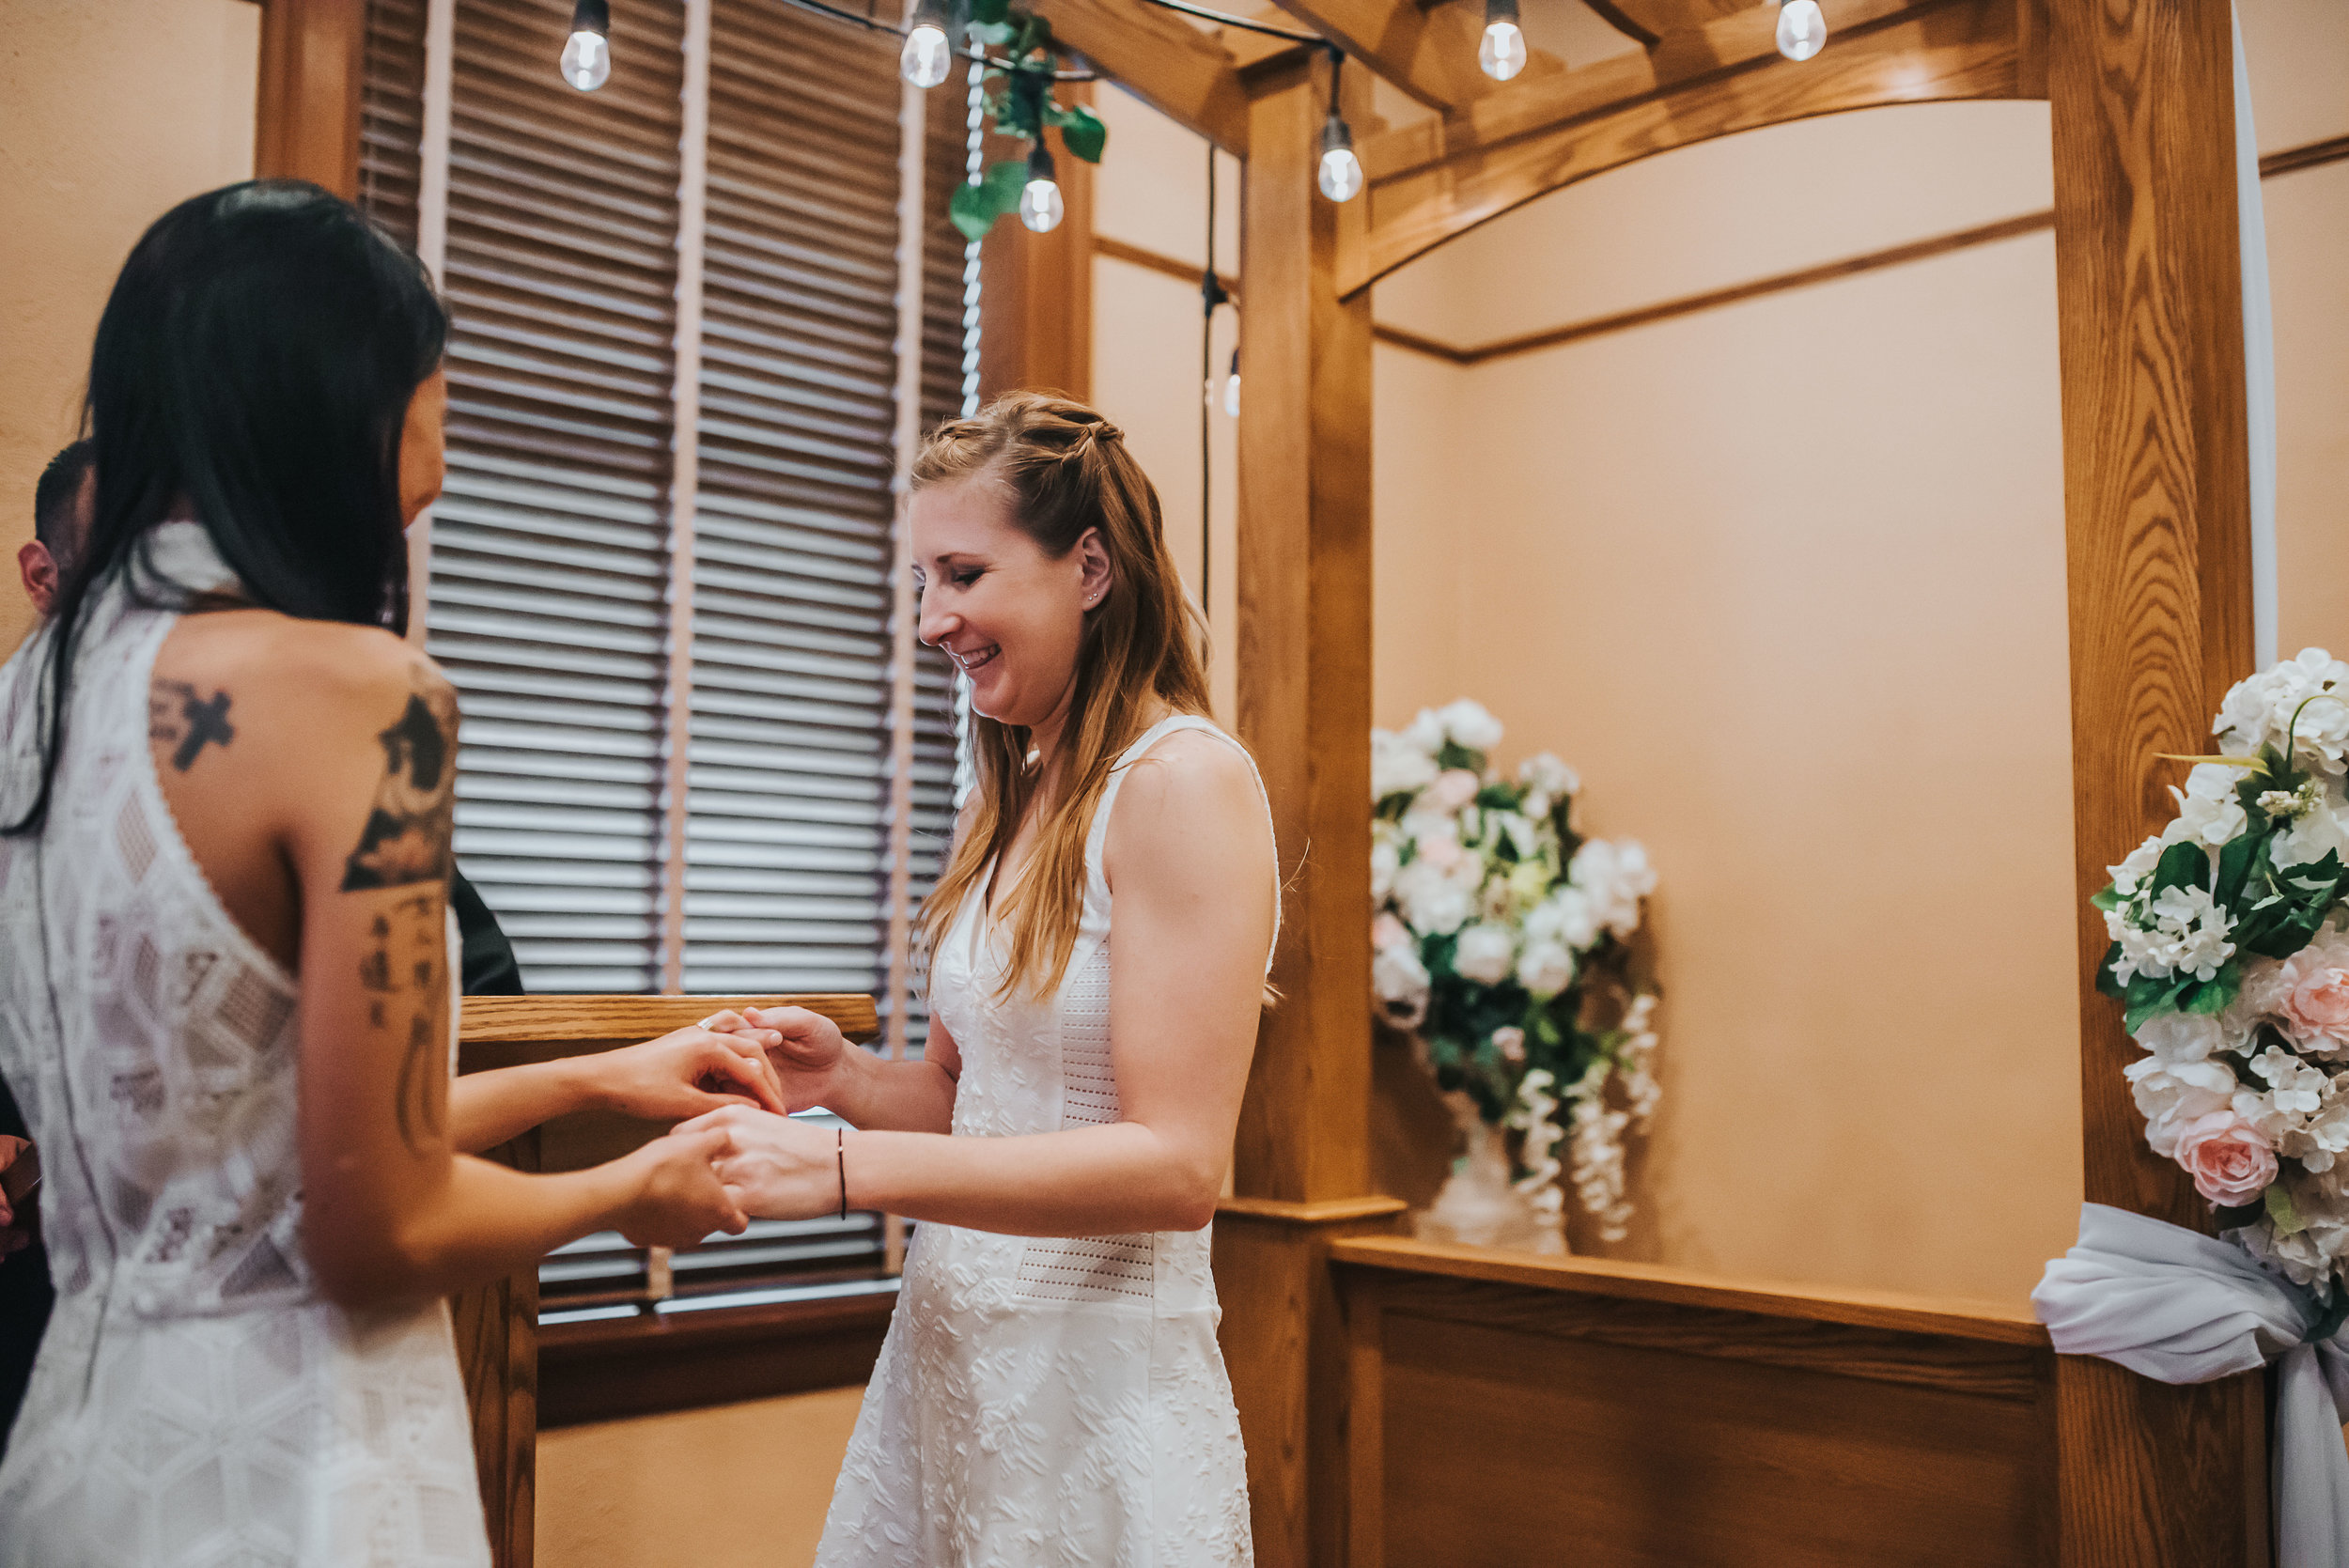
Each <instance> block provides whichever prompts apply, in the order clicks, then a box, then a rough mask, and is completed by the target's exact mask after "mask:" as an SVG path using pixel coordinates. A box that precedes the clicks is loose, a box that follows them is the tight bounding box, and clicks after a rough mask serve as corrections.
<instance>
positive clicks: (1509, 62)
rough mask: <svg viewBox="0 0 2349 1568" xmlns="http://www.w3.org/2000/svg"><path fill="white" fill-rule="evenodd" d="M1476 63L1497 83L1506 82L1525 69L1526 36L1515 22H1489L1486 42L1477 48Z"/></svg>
mask: <svg viewBox="0 0 2349 1568" xmlns="http://www.w3.org/2000/svg"><path fill="white" fill-rule="evenodd" d="M1476 63H1477V64H1478V65H1480V66H1482V67H1484V68H1485V74H1486V75H1487V76H1489V77H1491V78H1492V79H1493V80H1494V81H1496V82H1506V81H1507V80H1509V78H1510V77H1512V76H1515V75H1516V74H1517V72H1518V71H1520V70H1524V69H1525V34H1524V33H1523V32H1522V31H1521V30H1519V28H1518V26H1517V23H1514V22H1509V21H1505V20H1504V21H1501V22H1488V23H1486V24H1485V41H1484V42H1483V43H1480V44H1478V45H1477V46H1476Z"/></svg>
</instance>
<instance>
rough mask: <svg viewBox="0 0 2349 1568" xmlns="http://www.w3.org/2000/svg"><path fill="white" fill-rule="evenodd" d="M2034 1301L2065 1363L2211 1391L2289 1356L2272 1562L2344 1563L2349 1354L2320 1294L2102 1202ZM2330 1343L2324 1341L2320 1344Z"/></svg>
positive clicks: (2226, 1249)
mask: <svg viewBox="0 0 2349 1568" xmlns="http://www.w3.org/2000/svg"><path fill="white" fill-rule="evenodd" d="M2030 1301H2031V1306H2032V1308H2033V1309H2034V1310H2036V1311H2037V1312H2038V1314H2039V1321H2040V1322H2042V1323H2044V1324H2046V1326H2047V1334H2048V1337H2049V1338H2051V1339H2052V1340H2054V1342H2055V1347H2056V1349H2057V1350H2058V1351H2060V1352H2061V1353H2062V1354H2064V1355H2066V1356H2101V1357H2103V1358H2105V1359H2106V1360H2108V1361H2115V1362H2118V1363H2119V1364H2121V1365H2122V1366H2124V1367H2126V1368H2128V1369H2129V1370H2130V1371H2131V1372H2134V1373H2139V1374H2142V1375H2144V1376H2147V1377H2152V1378H2155V1379H2158V1380H2159V1381H2161V1382H2164V1383H2208V1382H2210V1381H2212V1380H2213V1379H2215V1378H2219V1377H2225V1376H2228V1375H2230V1374H2234V1373H2239V1372H2256V1371H2258V1370H2259V1369H2260V1368H2261V1367H2263V1366H2264V1365H2266V1364H2267V1363H2268V1362H2270V1361H2275V1360H2280V1361H2281V1362H2282V1365H2281V1367H2280V1369H2279V1375H2278V1388H2277V1403H2276V1452H2275V1465H2274V1473H2273V1484H2274V1497H2275V1515H2276V1548H2277V1549H2276V1561H2277V1568H2339V1565H2341V1564H2342V1563H2349V1446H2344V1445H2343V1443H2342V1440H2341V1423H2342V1421H2344V1420H2349V1347H2345V1346H2343V1345H2342V1344H2341V1343H2340V1342H2339V1341H2338V1340H2336V1339H2335V1338H2334V1337H2333V1335H2334V1333H2335V1332H2336V1331H2337V1330H2338V1329H2339V1328H2340V1327H2341V1319H2340V1317H2339V1316H2338V1315H2337V1314H2334V1313H2329V1312H2326V1309H2325V1307H2324V1305H2323V1304H2322V1303H2320V1302H2319V1301H2318V1300H2317V1298H2316V1296H2314V1295H2313V1294H2312V1293H2311V1292H2309V1291H2306V1290H2303V1289H2301V1288H2300V1287H2299V1286H2297V1285H2295V1284H2292V1283H2290V1282H2289V1281H2284V1280H2279V1279H2278V1278H2276V1277H2275V1276H2274V1275H2272V1274H2270V1273H2268V1272H2267V1271H2266V1270H2265V1269H2263V1268H2262V1267H2261V1266H2260V1265H2258V1264H2256V1263H2254V1262H2253V1261H2252V1260H2251V1258H2250V1255H2249V1254H2248V1253H2247V1252H2245V1251H2243V1250H2241V1249H2240V1248H2237V1247H2233V1246H2231V1245H2229V1244H2228V1243H2226V1242H2223V1241H2217V1240H2214V1239H2213V1238H2211V1237H2209V1236H2206V1235H2202V1234H2200V1233H2198V1232H2194V1231H2189V1230H2186V1229H2184V1228H2182V1227H2180V1226H2177V1225H2172V1224H2170V1223H2169V1222H2167V1221H2166V1220H2160V1219H2151V1218H2148V1217H2147V1216H2145V1215H2141V1214H2131V1213H2130V1212H2128V1211H2127V1210H2126V1209H2116V1208H2109V1207H2108V1206H2106V1205H2105V1204H2103V1203H2082V1204H2081V1205H2080V1239H2079V1242H2078V1244H2077V1246H2075V1247H2074V1248H2073V1249H2072V1250H2070V1251H2069V1252H2066V1253H2065V1254H2064V1255H2063V1256H2061V1257H2060V1258H2058V1259H2056V1260H2055V1261H2054V1262H2053V1263H2050V1264H2049V1265H2047V1272H2046V1277H2045V1278H2043V1279H2042V1280H2041V1281H2039V1288H2038V1289H2037V1290H2035V1291H2033V1292H2031V1296H2030ZM2315 1335H2322V1336H2323V1338H2321V1339H2317V1338H2312V1337H2311V1336H2315Z"/></svg>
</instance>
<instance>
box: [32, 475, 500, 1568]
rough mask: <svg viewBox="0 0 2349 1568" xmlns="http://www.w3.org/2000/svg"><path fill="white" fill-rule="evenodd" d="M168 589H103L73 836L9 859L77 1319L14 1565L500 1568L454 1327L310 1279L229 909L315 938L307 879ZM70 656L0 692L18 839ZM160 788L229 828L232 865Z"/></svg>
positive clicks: (38, 1445) (63, 807)
mask: <svg viewBox="0 0 2349 1568" xmlns="http://www.w3.org/2000/svg"><path fill="white" fill-rule="evenodd" d="M150 539H151V549H150V551H149V559H150V560H151V562H152V564H153V566H154V567H157V568H158V570H159V572H160V573H161V574H162V575H163V577H165V578H167V579H169V580H170V581H172V582H176V583H178V584H180V585H183V586H193V587H212V586H217V585H220V584H222V583H223V582H226V581H227V576H228V574H227V573H226V568H225V567H222V565H221V563H220V560H219V557H218V555H217V553H216V552H215V551H214V550H213V547H212V545H211V543H210V539H209V538H208V537H207V536H206V535H205V533H204V531H203V530H202V529H201V528H200V527H199V526H197V525H195V524H194V523H186V522H179V523H165V524H163V525H161V526H160V527H158V528H157V529H156V530H154V532H153V534H152V535H151V536H150ZM131 566H132V572H131V574H130V575H131V576H132V578H135V577H137V576H138V575H139V573H138V571H137V567H138V562H137V556H136V552H133V555H132V562H131ZM158 586H159V585H154V584H150V585H149V586H148V590H147V591H146V592H145V593H143V594H134V593H132V591H130V586H129V583H128V582H126V581H125V580H123V579H117V580H116V581H114V582H110V583H108V584H107V585H105V586H103V587H101V588H100V589H99V590H97V591H96V593H95V595H94V597H93V599H92V602H91V604H90V607H89V609H88V611H87V612H86V620H85V622H84V625H83V628H82V630H81V633H80V637H79V646H78V649H77V652H76V657H75V661H74V680H73V686H72V693H71V702H70V709H69V712H68V720H67V723H66V726H65V731H64V735H65V739H64V743H63V747H62V749H61V751H60V753H59V755H58V758H57V764H56V767H57V772H56V779H55V786H54V795H53V803H52V805H51V809H50V812H49V815H48V817H47V819H46V821H45V822H44V823H43V825H42V827H41V829H40V831H39V832H38V833H36V834H29V835H23V836H17V837H8V838H0V939H5V943H6V946H5V951H7V952H8V954H9V955H11V957H10V961H9V962H8V964H7V965H6V966H5V968H0V1074H5V1076H6V1077H7V1079H8V1082H9V1083H10V1085H11V1086H12V1087H13V1088H14V1089H15V1090H16V1092H17V1095H18V1098H19V1100H20V1102H21V1104H22V1106H23V1110H24V1113H25V1116H26V1118H27V1120H28V1121H29V1122H30V1124H31V1126H32V1129H33V1133H34V1136H35V1139H36V1141H38V1142H39V1145H40V1146H41V1148H42V1150H43V1165H44V1170H45V1172H46V1192H45V1195H44V1201H43V1203H42V1211H43V1218H44V1222H45V1227H46V1231H47V1235H48V1241H49V1247H50V1256H51V1259H52V1268H53V1271H54V1275H55V1281H56V1287H57V1292H58V1300H57V1307H56V1312H55V1315H54V1318H53V1320H52V1323H51V1327H50V1331H49V1336H48V1338H47V1340H46V1341H45V1342H44V1343H43V1346H42V1350H41V1357H40V1360H39V1364H38V1366H37V1368H36V1370H35V1374H34V1381H33V1386H32V1389H31V1390H30V1391H29V1393H28V1396H27V1399H26V1404H25V1407H24V1410H23V1415H22V1416H21V1418H20V1434H21V1435H23V1436H26V1437H28V1438H30V1439H31V1440H25V1441H20V1442H18V1443H16V1444H14V1445H12V1446H11V1449H10V1452H9V1454H8V1462H7V1464H6V1465H5V1467H0V1517H4V1518H6V1519H7V1520H8V1529H7V1530H6V1531H0V1563H8V1564H14V1563H20V1562H21V1563H28V1564H29V1563H35V1562H39V1563H59V1562H68V1561H70V1562H77V1563H92V1564H98V1563H107V1562H116V1561H119V1562H125V1563H142V1564H144V1563H154V1562H163V1561H189V1562H198V1561H212V1560H219V1561H236V1562H319V1563H325V1562H334V1563H377V1562H381V1563H385V1564H390V1563H444V1562H445V1563H455V1562H465V1563H475V1562H481V1561H485V1560H487V1552H486V1546H485V1545H484V1541H483V1535H482V1529H481V1522H480V1517H481V1516H480V1510H479V1503H478V1499H477V1496H476V1494H475V1492H474V1478H473V1474H472V1466H471V1464H470V1452H469V1443H468V1427H467V1421H466V1416H465V1406H464V1397H463V1389H462V1387H461V1384H460V1383H459V1379H458V1374H457V1368H456V1362H455V1359H454V1355H453V1350H452V1347H451V1343H450V1338H449V1328H448V1319H447V1312H446V1308H445V1307H444V1306H443V1305H442V1304H441V1303H440V1302H438V1301H431V1302H428V1303H425V1304H420V1305H415V1306H410V1307H399V1308H387V1309H381V1310H378V1311H375V1312H369V1313H366V1314H364V1315H361V1314H352V1313H350V1312H345V1311H343V1310H341V1309H338V1308H335V1307H334V1306H332V1305H331V1304H328V1303H326V1302H325V1301H323V1300H322V1299H321V1297H320V1294H319V1290H318V1288H317V1285H316V1283H315V1281H314V1280H313V1278H312V1275H311V1271H310V1268H309V1265H308V1264H307V1262H306V1261H305V1254H304V1250H303V1241H302V1236H301V1224H302V1207H303V1205H302V1187H303V1178H302V1167H301V1162H300V1151H299V1139H298V1131H299V1128H298V1112H299V1090H300V1075H299V1074H298V1072H297V1066H298V1061H299V1042H298V1037H297V1027H296V1022H297V1013H298V1007H299V1001H300V993H299V988H298V986H297V984H296V982H295V980H294V978H293V977H292V975H291V974H290V973H288V967H287V965H286V964H285V963H284V962H282V961H281V959H280V958H279V957H278V956H276V955H272V953H271V952H269V951H268V950H267V949H265V948H264V947H263V946H262V945H261V943H259V942H257V941H256V940H255V939H254V938H253V937H252V936H251V935H249V934H248V932H247V930H246V929H245V928H244V926H242V925H241V924H240V923H239V920H238V919H237V918H235V917H234V916H232V915H231V913H230V911H229V909H228V908H226V906H225V905H224V904H223V902H222V897H221V895H220V893H216V892H215V882H218V883H219V884H220V886H221V888H222V889H223V891H224V892H227V893H229V894H230V895H231V896H232V897H234V898H235V899H236V901H237V902H238V903H239V904H240V905H241V906H242V908H240V911H239V912H240V913H241V914H242V915H244V916H245V918H246V920H247V921H248V923H251V924H255V925H256V926H257V928H261V929H263V930H265V931H268V930H269V928H271V927H272V926H282V927H283V928H284V929H285V930H286V931H287V932H288V933H290V930H291V924H290V917H289V913H288V911H287V910H286V909H284V908H282V906H283V905H284V904H286V903H287V902H288V899H287V897H286V895H285V892H284V890H285V889H286V888H287V887H288V886H289V883H288V878H287V877H286V874H285V872H284V871H283V869H282V867H278V866H274V865H272V864H269V863H266V862H267V861H268V859H269V858H270V856H269V853H268V851H267V841H266V837H265V835H263V834H262V833H260V832H259V831H257V830H256V829H255V828H253V827H252V826H251V823H252V822H253V821H254V820H256V819H257V818H259V817H260V816H261V815H263V814H262V813H260V812H258V811H255V810H250V809H248V810H247V811H245V812H244V813H243V814H242V815H240V814H239V813H238V812H237V811H236V810H235V802H236V801H237V800H240V799H241V800H244V801H245V802H246V803H247V804H248V806H251V805H253V804H255V803H257V800H258V798H259V797H260V796H261V795H262V794H264V793H265V792H266V786H265V783H264V781H263V780H262V779H259V778H257V777H255V776H253V774H252V772H251V771H250V769H249V768H245V769H240V768H233V767H232V766H231V765H230V763H229V762H228V761H227V760H226V759H227V758H228V757H229V756H231V754H232V751H231V748H232V747H233V743H234V741H235V739H236V728H237V722H238V721H237V718H236V717H235V716H234V714H233V713H232V707H233V703H232V701H231V699H230V698H228V697H227V696H226V694H224V693H223V692H221V691H206V690H205V689H204V688H203V687H202V686H201V685H197V684H194V683H190V682H188V681H184V680H175V679H173V678H170V675H169V674H168V672H166V673H163V674H161V675H159V673H158V670H157V656H158V652H159V650H160V649H162V647H163V644H164V642H165V639H166V638H167V637H169V636H170V635H171V633H172V632H173V629H174V628H175V627H177V626H179V625H180V623H181V617H180V616H179V615H178V614H176V613H173V612H171V611H170V610H168V609H163V608H153V607H149V606H148V605H142V604H141V603H140V602H138V600H139V599H140V598H149V599H150V600H151V601H157V602H160V601H161V600H162V599H163V598H168V597H169V595H168V594H167V593H163V592H158V591H157V588H158ZM318 631H319V633H321V634H323V635H327V636H350V635H359V634H360V633H358V632H356V631H355V630H354V629H348V628H334V629H327V628H319V629H318ZM376 635H378V636H380V635H381V634H376ZM47 640H48V639H47V637H46V636H45V635H44V636H43V637H40V638H37V639H36V640H35V641H34V642H33V643H31V644H27V646H26V647H25V648H24V649H23V650H22V651H20V652H19V654H18V655H17V657H16V658H15V659H13V660H10V661H9V663H8V666H7V667H6V668H5V670H0V712H5V714H6V715H7V718H8V724H7V736H6V740H5V742H0V744H4V745H5V751H0V795H4V796H5V804H6V806H7V808H8V812H9V815H16V814H17V813H19V812H21V811H22V810H23V805H24V803H25V802H26V801H27V800H29V799H30V796H31V793H32V791H33V790H34V789H35V788H36V787H37V786H38V777H39V766H40V763H39V750H38V738H37V737H38V735H39V729H40V726H39V723H38V722H37V721H36V720H35V718H34V714H35V713H36V712H37V711H38V705H39V701H40V697H41V691H42V678H41V676H42V667H43V662H44V657H43V656H44V654H45V653H46V651H47V650H46V643H47ZM383 641H385V642H387V643H388V642H389V641H390V640H389V639H388V638H386V639H383ZM251 750H252V747H251V745H250V744H249V745H248V748H247V752H248V753H250V752H251ZM159 756H160V758H161V766H160V768H159V764H158V758H159ZM238 760H239V761H240V762H244V761H246V760H247V759H246V757H243V756H240V757H239V758H238ZM207 763H209V764H210V768H209V769H208V772H209V774H210V777H208V778H207V779H206V780H205V787H204V788H202V789H201V790H198V791H194V792H191V791H190V790H189V789H188V787H187V780H188V779H190V778H193V777H194V776H195V775H196V770H197V769H198V768H205V765H206V764H207ZM164 769H167V770H170V771H171V772H172V773H173V775H174V777H175V780H176V781H177V782H178V783H179V785H180V788H179V791H178V793H179V798H180V800H181V801H182V802H183V803H184V804H185V805H187V806H190V807H193V808H194V812H193V814H192V815H195V816H198V817H202V818H208V819H213V820H214V821H216V822H217V824H218V826H217V827H216V828H215V829H214V830H213V831H208V832H206V833H204V834H203V835H202V836H203V837H204V838H206V839H208V840H212V841H216V842H211V843H208V844H206V846H205V847H206V850H207V852H208V854H207V860H208V863H207V864H199V862H198V859H197V857H196V855H195V854H194V852H193V851H192V850H191V848H190V846H189V843H188V841H187V840H186V839H185V838H184V837H183V836H182V834H181V831H180V828H179V821H178V819H177V817H176V815H175V812H174V809H173V803H172V801H171V800H169V799H167V796H166V786H165V783H164V780H163V770H164ZM240 772H241V773H243V775H244V776H243V777H242V778H239V777H238V776H237V775H238V774H239V773H240ZM240 833H241V834H243V835H244V836H245V837H246V838H247V839H248V840H249V841H250V842H249V843H246V844H243V845H239V844H238V843H236V842H235V841H236V840H237V838H238V837H239V835H240ZM208 870H209V872H210V875H208ZM271 889H275V890H278V896H277V898H276V900H275V902H276V903H277V904H278V905H279V906H281V907H280V908H276V909H274V910H272V909H271V908H267V906H268V905H269V903H270V902H271V900H270V899H269V898H268V897H267V896H266V891H267V890H271ZM257 890H258V891H257ZM272 917H274V918H272ZM271 934H272V935H274V934H275V933H274V932H271ZM435 1070H436V1071H443V1072H444V1071H445V1067H444V1066H440V1065H437V1064H436V1067H435Z"/></svg>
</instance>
